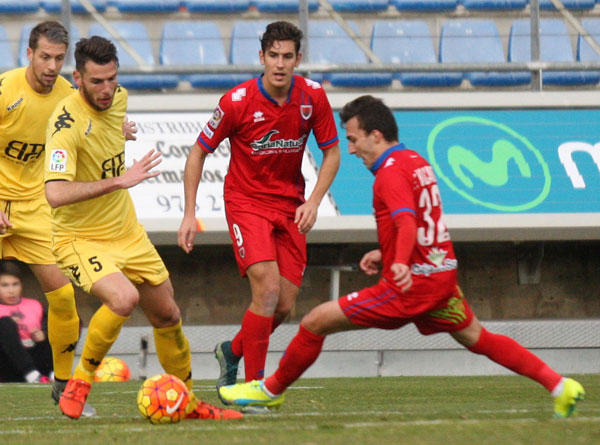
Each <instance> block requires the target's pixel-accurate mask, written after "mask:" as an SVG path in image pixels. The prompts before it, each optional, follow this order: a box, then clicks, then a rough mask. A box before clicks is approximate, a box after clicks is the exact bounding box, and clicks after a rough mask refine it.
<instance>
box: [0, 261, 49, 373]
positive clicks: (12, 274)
mask: <svg viewBox="0 0 600 445" xmlns="http://www.w3.org/2000/svg"><path fill="white" fill-rule="evenodd" d="M22 291H23V285H22V283H21V273H20V270H19V267H18V266H17V265H16V264H15V263H12V262H8V261H1V262H0V381H1V382H30V383H32V382H39V383H47V382H50V381H51V379H52V377H53V374H54V373H53V371H52V350H51V348H50V343H49V342H48V336H47V334H46V313H45V311H44V308H43V307H42V305H41V303H40V302H39V301H38V300H34V299H31V298H23V296H22Z"/></svg>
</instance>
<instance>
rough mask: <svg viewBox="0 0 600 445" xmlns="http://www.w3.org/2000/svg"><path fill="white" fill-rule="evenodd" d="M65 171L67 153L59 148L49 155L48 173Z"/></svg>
mask: <svg viewBox="0 0 600 445" xmlns="http://www.w3.org/2000/svg"><path fill="white" fill-rule="evenodd" d="M66 170H67V151H66V150H63V149H61V148H57V149H54V150H52V152H51V153H50V171H51V172H64V171H66Z"/></svg>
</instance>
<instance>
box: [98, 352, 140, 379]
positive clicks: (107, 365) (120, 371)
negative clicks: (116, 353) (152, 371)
mask: <svg viewBox="0 0 600 445" xmlns="http://www.w3.org/2000/svg"><path fill="white" fill-rule="evenodd" d="M130 376H131V373H130V372H129V367H128V366H127V363H125V362H124V361H123V360H121V359H118V358H116V357H104V360H102V362H101V363H100V366H98V368H97V369H96V374H95V375H94V382H126V381H127V380H129V377H130Z"/></svg>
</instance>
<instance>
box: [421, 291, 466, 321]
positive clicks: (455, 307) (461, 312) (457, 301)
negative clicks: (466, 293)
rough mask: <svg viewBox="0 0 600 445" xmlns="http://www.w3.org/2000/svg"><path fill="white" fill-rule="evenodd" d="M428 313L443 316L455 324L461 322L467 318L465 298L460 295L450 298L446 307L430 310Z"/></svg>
mask: <svg viewBox="0 0 600 445" xmlns="http://www.w3.org/2000/svg"><path fill="white" fill-rule="evenodd" d="M427 315H428V316H429V317H432V318H441V319H442V320H446V321H449V322H450V323H453V324H460V323H462V322H463V321H465V320H466V319H467V314H466V311H465V305H464V303H463V300H462V298H458V297H452V298H450V299H449V300H448V306H447V307H446V308H444V309H438V310H437V311H431V312H428V313H427Z"/></svg>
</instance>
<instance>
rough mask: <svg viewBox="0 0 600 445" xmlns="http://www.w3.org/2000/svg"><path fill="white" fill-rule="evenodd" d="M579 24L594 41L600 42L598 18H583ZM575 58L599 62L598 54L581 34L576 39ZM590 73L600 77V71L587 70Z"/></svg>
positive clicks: (599, 20) (599, 56)
mask: <svg viewBox="0 0 600 445" xmlns="http://www.w3.org/2000/svg"><path fill="white" fill-rule="evenodd" d="M581 24H582V25H583V27H584V28H585V30H586V31H587V32H588V34H590V36H591V37H592V38H593V39H594V40H595V41H596V43H598V44H600V19H597V18H585V19H583V20H581ZM577 60H579V61H581V62H600V55H598V53H597V52H596V51H594V49H593V48H592V47H591V46H590V44H589V43H588V42H586V41H585V39H584V38H583V37H582V36H581V34H580V35H579V37H578V39H577ZM592 74H595V75H597V76H598V77H599V79H600V72H597V71H596V72H594V71H588V75H592Z"/></svg>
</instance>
